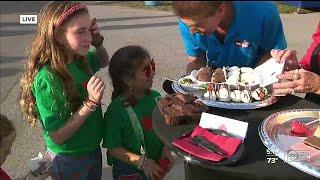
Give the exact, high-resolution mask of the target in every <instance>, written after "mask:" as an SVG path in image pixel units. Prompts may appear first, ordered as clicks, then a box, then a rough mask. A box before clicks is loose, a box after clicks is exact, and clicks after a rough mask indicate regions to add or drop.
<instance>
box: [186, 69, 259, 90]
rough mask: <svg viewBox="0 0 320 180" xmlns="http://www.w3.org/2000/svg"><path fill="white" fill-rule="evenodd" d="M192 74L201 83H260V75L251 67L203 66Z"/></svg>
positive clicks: (246, 84) (245, 84) (244, 84)
mask: <svg viewBox="0 0 320 180" xmlns="http://www.w3.org/2000/svg"><path fill="white" fill-rule="evenodd" d="M191 75H193V76H194V78H195V79H197V81H198V83H199V84H204V83H226V84H233V85H237V84H239V85H243V86H248V85H257V84H259V82H260V80H259V78H258V77H259V76H256V75H255V74H254V70H253V69H252V68H250V67H242V68H239V67H238V66H232V67H228V68H225V67H223V68H216V69H213V68H211V67H205V68H201V69H199V70H194V71H193V73H191Z"/></svg>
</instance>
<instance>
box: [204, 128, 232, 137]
mask: <svg viewBox="0 0 320 180" xmlns="http://www.w3.org/2000/svg"><path fill="white" fill-rule="evenodd" d="M208 131H209V132H211V133H213V134H216V135H220V136H225V137H233V138H236V137H237V136H236V135H234V134H232V133H230V132H228V131H225V130H222V129H208Z"/></svg>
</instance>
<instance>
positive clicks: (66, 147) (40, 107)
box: [32, 51, 104, 155]
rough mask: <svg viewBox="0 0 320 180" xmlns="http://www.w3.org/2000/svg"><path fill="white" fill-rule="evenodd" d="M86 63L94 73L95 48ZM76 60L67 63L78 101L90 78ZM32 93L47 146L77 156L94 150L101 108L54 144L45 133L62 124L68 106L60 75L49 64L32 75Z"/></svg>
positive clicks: (99, 131)
mask: <svg viewBox="0 0 320 180" xmlns="http://www.w3.org/2000/svg"><path fill="white" fill-rule="evenodd" d="M87 58H88V61H89V65H90V67H91V69H92V71H93V72H94V73H95V72H97V71H98V70H99V68H100V64H99V60H98V58H97V56H96V53H95V51H89V52H88V55H87ZM80 63H81V62H80V61H79V60H74V61H72V62H71V63H70V64H68V65H67V68H68V70H69V73H70V74H71V76H72V78H73V80H74V82H75V84H76V88H77V90H78V93H79V96H80V102H82V101H83V100H85V99H86V98H87V97H88V92H87V90H86V86H85V85H86V83H87V82H88V81H89V79H90V75H88V74H87V73H86V72H85V71H84V70H83V69H82V68H81V65H80ZM32 93H33V96H34V97H35V100H36V103H35V105H36V111H37V112H38V118H39V119H40V120H41V124H42V126H43V133H44V139H45V141H46V144H47V148H48V149H49V150H50V151H52V152H54V153H57V154H65V155H81V154H86V153H89V152H92V151H94V150H95V149H96V148H98V147H99V145H100V142H101V140H102V135H103V126H104V123H103V122H104V120H103V117H102V110H101V107H98V108H97V109H96V111H94V112H92V113H91V115H90V116H89V117H88V118H87V119H86V120H85V122H84V123H83V125H82V126H81V127H80V128H79V129H78V130H77V132H76V133H75V134H74V135H73V136H71V137H70V138H69V139H68V140H66V141H65V142H64V143H63V144H60V145H58V144H55V143H54V142H53V140H52V139H51V138H50V136H49V133H50V132H55V131H57V130H59V129H60V128H61V127H63V126H64V125H65V124H66V123H67V121H68V119H69V118H70V116H71V114H72V113H71V109H70V107H69V103H68V100H67V96H66V91H65V88H64V85H63V82H62V79H61V77H60V76H59V75H58V74H57V73H55V72H54V71H53V70H52V69H51V68H50V66H49V65H45V66H44V67H42V68H41V69H40V70H39V72H38V73H37V74H36V76H35V79H34V82H33V86H32Z"/></svg>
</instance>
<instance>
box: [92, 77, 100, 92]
mask: <svg viewBox="0 0 320 180" xmlns="http://www.w3.org/2000/svg"><path fill="white" fill-rule="evenodd" d="M100 82H101V79H100V78H96V79H95V80H94V82H93V83H92V87H93V88H94V87H96V86H97V85H98V84H99V83H100ZM94 89H95V88H94Z"/></svg>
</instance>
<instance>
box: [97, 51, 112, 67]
mask: <svg viewBox="0 0 320 180" xmlns="http://www.w3.org/2000/svg"><path fill="white" fill-rule="evenodd" d="M96 52H97V56H98V59H99V62H100V65H101V68H105V67H107V66H108V65H109V55H108V53H107V50H106V49H105V48H104V47H103V46H99V47H97V48H96Z"/></svg>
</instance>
